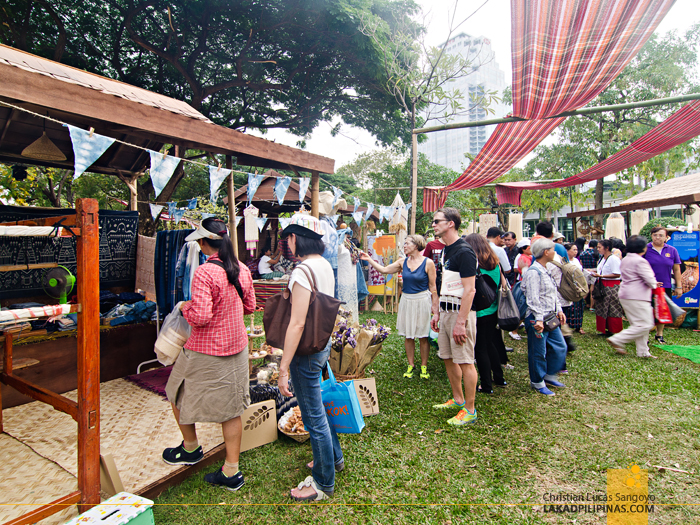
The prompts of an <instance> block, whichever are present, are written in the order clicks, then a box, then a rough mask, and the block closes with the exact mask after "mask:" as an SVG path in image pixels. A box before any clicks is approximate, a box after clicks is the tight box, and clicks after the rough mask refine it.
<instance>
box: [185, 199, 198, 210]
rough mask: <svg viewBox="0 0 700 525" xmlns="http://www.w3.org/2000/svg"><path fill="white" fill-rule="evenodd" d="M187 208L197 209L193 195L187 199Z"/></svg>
mask: <svg viewBox="0 0 700 525" xmlns="http://www.w3.org/2000/svg"><path fill="white" fill-rule="evenodd" d="M187 209H188V210H196V209H197V197H194V198H192V199H190V200H189V201H187Z"/></svg>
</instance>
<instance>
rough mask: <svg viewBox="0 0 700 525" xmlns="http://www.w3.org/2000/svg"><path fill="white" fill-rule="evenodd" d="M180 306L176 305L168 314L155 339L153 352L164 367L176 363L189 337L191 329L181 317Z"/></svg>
mask: <svg viewBox="0 0 700 525" xmlns="http://www.w3.org/2000/svg"><path fill="white" fill-rule="evenodd" d="M180 304H181V303H177V304H176V305H175V308H173V311H172V312H170V313H169V314H168V315H167V317H166V318H165V320H164V321H163V325H162V326H161V327H160V333H159V334H158V339H156V344H155V348H154V349H155V352H156V356H157V357H158V361H160V362H161V363H162V364H164V365H165V366H168V365H172V364H173V363H174V362H175V361H177V357H178V356H179V355H180V352H181V351H182V347H183V346H184V345H185V343H186V342H187V339H188V338H189V337H190V332H191V330H192V328H191V327H190V325H189V324H187V321H186V320H185V318H184V317H183V316H182V312H181V311H180Z"/></svg>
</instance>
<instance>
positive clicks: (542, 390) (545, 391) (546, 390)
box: [530, 385, 555, 396]
mask: <svg viewBox="0 0 700 525" xmlns="http://www.w3.org/2000/svg"><path fill="white" fill-rule="evenodd" d="M530 386H532V389H533V390H537V391H538V392H539V393H540V394H544V395H545V396H553V395H555V394H554V392H552V391H551V390H550V389H549V388H547V387H546V386H543V387H542V388H537V387H536V386H534V385H530Z"/></svg>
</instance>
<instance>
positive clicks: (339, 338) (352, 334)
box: [331, 317, 359, 350]
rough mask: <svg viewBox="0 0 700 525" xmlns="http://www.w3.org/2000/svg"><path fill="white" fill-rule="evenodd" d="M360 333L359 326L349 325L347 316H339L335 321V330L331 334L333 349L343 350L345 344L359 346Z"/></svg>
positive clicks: (353, 346) (352, 346)
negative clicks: (358, 336)
mask: <svg viewBox="0 0 700 525" xmlns="http://www.w3.org/2000/svg"><path fill="white" fill-rule="evenodd" d="M358 333H359V330H358V329H357V328H352V327H349V326H348V320H347V318H345V317H341V318H338V320H337V321H336V323H335V330H333V333H332V334H331V348H332V349H333V350H342V349H343V348H344V347H345V345H350V347H351V348H355V347H356V346H357V335H358Z"/></svg>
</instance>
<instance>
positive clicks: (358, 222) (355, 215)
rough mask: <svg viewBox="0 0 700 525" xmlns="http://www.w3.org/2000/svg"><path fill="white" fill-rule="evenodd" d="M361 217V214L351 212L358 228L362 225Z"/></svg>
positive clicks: (359, 212)
mask: <svg viewBox="0 0 700 525" xmlns="http://www.w3.org/2000/svg"><path fill="white" fill-rule="evenodd" d="M362 215H363V213H362V212H361V211H354V212H352V218H353V219H355V222H356V223H357V225H358V226H361V225H362Z"/></svg>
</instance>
